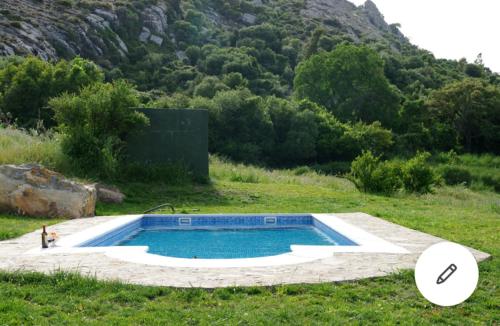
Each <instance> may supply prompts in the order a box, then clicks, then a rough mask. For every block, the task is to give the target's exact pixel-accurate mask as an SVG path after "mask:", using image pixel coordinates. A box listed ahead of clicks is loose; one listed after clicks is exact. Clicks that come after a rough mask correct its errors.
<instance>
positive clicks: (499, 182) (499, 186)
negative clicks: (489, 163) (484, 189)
mask: <svg viewBox="0 0 500 326" xmlns="http://www.w3.org/2000/svg"><path fill="white" fill-rule="evenodd" d="M481 180H482V181H483V183H484V184H485V185H486V186H490V187H493V190H495V192H498V193H500V176H491V175H483V176H482V177H481Z"/></svg>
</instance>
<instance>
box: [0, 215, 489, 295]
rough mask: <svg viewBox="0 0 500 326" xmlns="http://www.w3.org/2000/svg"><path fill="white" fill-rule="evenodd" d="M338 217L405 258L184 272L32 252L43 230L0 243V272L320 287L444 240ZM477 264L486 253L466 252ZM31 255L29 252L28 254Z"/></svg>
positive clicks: (85, 222) (341, 256) (337, 258)
mask: <svg viewBox="0 0 500 326" xmlns="http://www.w3.org/2000/svg"><path fill="white" fill-rule="evenodd" d="M335 216H336V217H338V218H340V219H342V220H343V221H345V222H347V223H350V224H352V225H354V226H357V227H359V228H362V229H364V230H365V231H368V232H370V233H372V234H374V235H375V236H378V237H380V238H382V239H384V240H387V241H389V242H391V243H393V244H395V245H398V246H401V247H403V248H405V249H407V250H408V251H409V253H407V254H385V253H354V252H353V253H335V254H334V255H333V256H332V257H329V258H325V259H319V260H316V261H313V262H308V263H306V264H297V265H285V266H269V267H245V268H241V267H240V268H192V267H189V268H182V267H162V266H154V265H143V264H136V263H130V262H126V261H123V260H119V259H115V258H111V257H109V256H107V255H105V254H104V253H50V252H47V253H41V254H40V253H34V252H33V249H34V248H36V247H38V246H39V245H40V233H41V230H37V231H35V232H32V233H28V234H26V235H24V236H22V237H19V238H17V239H12V240H7V241H1V242H0V269H2V270H7V271H11V272H16V271H40V272H45V273H50V272H54V271H57V270H65V271H76V272H79V273H81V274H82V275H89V276H96V277H97V278H99V279H103V280H119V281H122V282H126V283H133V284H143V285H158V286H173V287H203V288H215V287H228V286H255V285H266V286H267V285H275V284H293V283H322V282H337V281H348V280H357V279H363V278H370V277H377V276H385V275H388V274H391V273H394V272H397V271H398V270H402V269H414V268H415V263H416V261H417V259H418V257H419V256H420V254H421V253H422V252H423V251H424V250H425V249H427V248H428V247H429V246H431V245H433V244H435V243H438V242H442V241H446V240H444V239H441V238H438V237H435V236H432V235H429V234H426V233H422V232H418V231H415V230H411V229H408V228H405V227H402V226H399V225H396V224H393V223H390V222H387V221H384V220H382V219H379V218H376V217H373V216H370V215H367V214H364V213H350V214H335ZM116 218H118V216H114V217H94V218H85V219H76V220H70V221H67V222H64V223H60V224H57V225H54V226H51V227H49V228H48V229H49V231H55V232H57V233H58V234H59V236H60V237H61V238H64V237H65V236H68V235H71V234H74V233H76V232H79V231H82V230H84V229H86V228H90V227H93V226H96V225H99V224H101V223H105V222H109V221H111V220H113V219H116ZM469 249H470V251H471V252H472V254H473V255H474V257H475V258H476V260H477V261H478V262H480V261H483V260H485V259H488V258H489V257H490V256H489V254H487V253H484V252H481V251H478V250H475V249H471V248H469ZM29 251H31V253H28V252H29Z"/></svg>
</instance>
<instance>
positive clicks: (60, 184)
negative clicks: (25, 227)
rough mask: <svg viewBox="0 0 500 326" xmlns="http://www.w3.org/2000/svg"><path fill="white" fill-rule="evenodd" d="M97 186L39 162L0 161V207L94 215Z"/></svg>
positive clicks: (33, 213)
mask: <svg viewBox="0 0 500 326" xmlns="http://www.w3.org/2000/svg"><path fill="white" fill-rule="evenodd" d="M96 200H97V195H96V189H95V187H94V186H91V185H84V184H80V183H77V182H74V181H71V180H68V179H66V178H65V177H64V176H62V175H61V174H59V173H56V172H54V171H51V170H48V169H45V168H43V167H42V166H40V165H35V164H26V165H0V211H3V212H14V213H18V214H22V215H28V216H42V217H65V218H80V217H90V216H94V215H95V204H96Z"/></svg>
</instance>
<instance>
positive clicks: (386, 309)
mask: <svg viewBox="0 0 500 326" xmlns="http://www.w3.org/2000/svg"><path fill="white" fill-rule="evenodd" d="M211 161H212V162H211V178H212V183H211V184H208V185H177V186H172V185H164V184H159V183H157V184H142V183H127V184H119V185H118V186H119V187H120V188H121V189H122V190H123V191H124V192H125V193H126V195H127V199H126V201H125V203H124V204H121V205H103V204H99V205H98V207H97V212H98V214H99V215H115V214H130V213H140V212H142V211H144V210H146V209H148V208H151V207H154V206H156V205H159V204H162V203H167V202H168V203H172V204H173V205H174V206H175V207H176V209H177V210H178V211H179V212H185V213H191V212H196V213H215V212H217V213H223V212H233V213H234V212H246V213H250V212H283V213H286V212H354V211H362V212H366V213H369V214H372V215H375V216H379V217H382V218H384V219H386V220H389V221H391V222H395V223H398V224H400V225H404V226H407V227H410V228H413V229H416V230H420V231H424V232H427V233H430V234H433V235H436V236H440V237H443V238H446V239H449V240H452V241H456V242H459V243H461V244H464V245H467V246H471V247H474V248H476V249H479V250H483V251H486V252H488V253H490V254H492V255H493V258H492V259H491V260H489V261H486V262H483V263H481V264H480V281H479V285H478V289H477V291H476V292H475V293H474V295H473V296H472V297H471V298H470V299H469V300H468V301H467V302H465V303H463V304H461V305H458V306H456V307H453V308H441V307H437V306H435V305H432V304H430V303H429V302H427V301H426V300H425V299H424V298H423V297H421V295H420V294H419V292H418V290H417V288H416V286H415V283H414V280H413V272H412V271H403V272H401V273H400V274H397V275H393V276H390V277H385V278H377V279H371V280H363V281H357V282H348V283H340V284H319V285H287V286H276V287H269V288H229V289H217V290H213V291H209V290H200V289H173V288H161V287H142V286H132V285H126V284H120V283H109V282H100V281H96V280H95V279H93V278H92V277H81V276H77V275H72V274H65V273H56V274H54V275H51V276H45V275H41V274H37V273H16V272H10V273H5V272H2V273H0V325H3V324H7V325H10V324H37V325H49V324H83V323H85V324H106V325H109V324H117V325H122V324H123V325H129V324H186V325H198V324H201V325H208V324H210V325H213V324H214V325H219V324H220V325H227V324H230V325H233V324H234V325H240V324H242V325H247V324H248V325H250V324H252V325H253V324H284V323H287V324H296V325H308V324H341V325H344V324H349V325H357V324H396V323H399V324H403V325H407V324H413V325H417V324H418V325H421V324H423V325H427V324H429V325H430V324H443V325H470V324H478V325H498V324H499V323H500V315H499V311H500V310H499V307H500V293H499V290H498V280H500V263H499V259H498V255H499V254H500V245H499V243H500V242H499V236H498V235H499V234H500V195H498V194H496V193H494V192H492V191H489V190H481V189H475V190H470V189H468V188H465V187H463V186H455V187H440V188H437V189H436V190H435V192H434V193H433V194H428V195H423V196H417V195H407V194H403V193H400V194H397V195H395V196H393V197H384V196H377V195H367V194H362V193H360V192H358V191H357V190H356V189H355V188H354V187H353V185H352V184H351V183H350V182H349V181H347V180H345V179H342V178H336V177H332V176H321V175H318V174H316V173H314V172H310V171H308V170H307V169H296V170H286V171H267V170H263V169H260V168H255V167H246V166H242V165H239V166H238V165H233V164H230V163H227V162H224V161H222V160H220V159H217V158H212V160H211ZM474 162H476V161H474ZM469 164H470V163H469ZM471 165H472V164H471ZM476 165H477V164H476ZM498 169H499V168H498V167H495V166H493V167H492V166H491V165H489V166H488V171H489V173H499V170H498ZM164 212H165V213H168V211H164ZM51 222H54V223H55V222H58V221H56V220H53V221H51ZM43 223H47V221H46V220H38V219H26V218H23V217H13V216H8V215H2V216H0V236H1V237H2V239H5V238H9V237H14V236H17V235H19V234H22V233H25V232H28V231H32V230H34V229H35V228H38V227H39V226H40V225H41V224H43Z"/></svg>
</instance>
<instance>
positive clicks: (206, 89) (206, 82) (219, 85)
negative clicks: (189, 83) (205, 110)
mask: <svg viewBox="0 0 500 326" xmlns="http://www.w3.org/2000/svg"><path fill="white" fill-rule="evenodd" d="M226 90H229V87H228V86H226V85H225V84H224V83H223V82H221V81H220V80H219V78H217V77H214V76H207V77H205V78H203V80H202V81H201V83H199V84H198V85H197V86H196V87H195V89H194V95H195V96H202V97H208V98H212V97H214V96H215V94H217V92H219V91H226Z"/></svg>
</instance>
